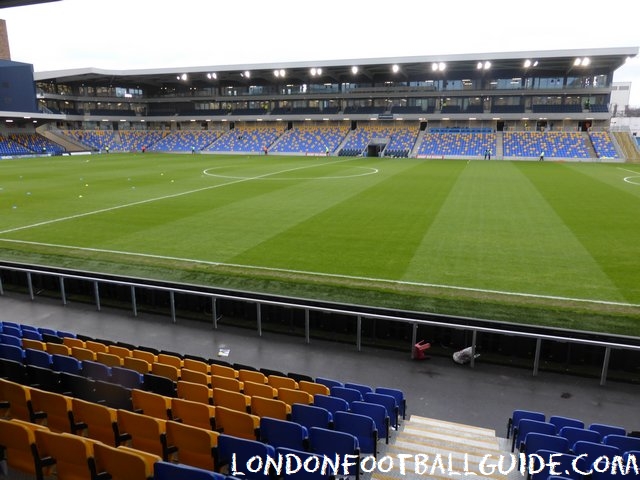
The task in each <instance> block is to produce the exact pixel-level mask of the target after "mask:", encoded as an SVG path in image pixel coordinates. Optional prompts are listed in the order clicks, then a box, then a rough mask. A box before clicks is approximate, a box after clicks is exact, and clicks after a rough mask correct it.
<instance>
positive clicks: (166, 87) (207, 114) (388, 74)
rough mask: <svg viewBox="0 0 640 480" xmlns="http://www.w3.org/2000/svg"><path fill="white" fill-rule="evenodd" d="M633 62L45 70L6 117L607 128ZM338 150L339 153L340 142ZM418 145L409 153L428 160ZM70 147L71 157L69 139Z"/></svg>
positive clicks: (92, 127)
mask: <svg viewBox="0 0 640 480" xmlns="http://www.w3.org/2000/svg"><path fill="white" fill-rule="evenodd" d="M637 54H638V48H637V47H625V48H603V49H577V50H554V51H528V52H504V53H481V54H464V55H442V56H437V55H431V56H421V57H401V58H375V59H350V60H335V61H322V62H295V63H282V64H276V63H270V64H251V65H224V66H207V67H192V68H184V69H181V68H164V69H163V68H160V69H147V70H125V71H119V70H102V69H97V68H83V69H72V70H60V71H49V72H39V73H36V74H35V78H34V82H35V85H36V91H37V102H38V110H39V112H38V113H36V114H33V112H29V111H28V110H27V111H4V112H0V116H2V117H4V119H5V120H6V122H7V123H5V131H6V129H7V125H8V126H9V128H10V130H9V133H30V131H33V130H35V128H37V127H41V126H42V125H43V124H44V125H46V128H45V129H49V130H51V129H53V130H62V131H66V130H85V131H127V130H135V131H149V130H152V131H164V132H171V131H176V130H190V131H193V130H200V131H208V130H216V131H218V132H224V131H226V130H230V129H233V128H235V126H237V125H244V124H249V125H251V124H253V125H255V124H256V123H257V122H261V124H262V125H267V124H269V125H272V126H278V127H279V128H278V132H279V133H280V134H281V133H282V132H285V131H287V130H290V129H291V128H292V127H294V126H299V125H318V126H321V125H340V126H343V127H344V126H346V127H348V128H347V130H348V131H354V130H356V129H357V128H358V127H359V126H367V125H369V126H370V125H371V123H372V122H378V123H377V125H386V126H391V125H396V126H398V125H404V126H410V127H411V128H413V129H415V130H416V131H417V132H422V131H431V130H433V129H436V130H435V131H445V132H454V133H455V132H456V131H459V130H460V129H462V131H474V132H526V131H530V132H549V131H555V132H588V131H607V130H608V129H609V125H610V121H611V118H612V117H613V116H614V115H615V113H616V112H614V111H613V110H614V109H615V110H616V111H618V110H619V109H620V106H619V105H617V104H616V105H615V106H614V105H613V104H612V103H611V95H612V90H613V78H614V72H615V70H616V69H617V68H619V67H620V66H622V65H623V64H624V63H625V61H626V60H627V59H628V58H631V57H634V56H636V55H637ZM3 123H4V122H3ZM39 131H41V130H39ZM0 133H2V132H0ZM214 139H215V138H214ZM53 140H54V141H55V138H53ZM416 140H419V138H418V137H416ZM499 140H500V139H499ZM274 141H277V138H276V139H274ZM62 143H65V142H62ZM378 143H381V145H379V146H378V148H376V150H375V153H379V152H380V151H384V147H385V146H386V145H385V144H384V138H383V139H381V140H380V141H379V142H378ZM614 143H615V142H614ZM367 146H370V145H367ZM500 146H501V145H500V142H498V145H497V146H496V149H497V150H498V152H496V153H500V152H499V150H500ZM76 147H78V148H81V147H82V146H80V145H76ZM94 147H95V145H94ZM332 147H335V148H331V153H333V154H340V150H341V147H344V143H339V144H337V145H334V146H332ZM415 147H417V145H416V142H415V141H414V143H413V144H412V145H411V146H410V148H409V149H408V150H409V151H408V152H406V153H407V156H421V155H420V152H419V150H418V149H417V148H415ZM65 148H66V149H67V150H71V151H73V150H74V146H73V145H71V144H69V143H68V142H66V144H65ZM261 148H262V146H260V148H259V149H258V150H260V149H261ZM203 150H206V149H203ZM425 151H426V150H424V149H423V151H422V154H423V155H424V156H429V155H428V153H427V154H426V155H425V154H424V152H425ZM281 153H287V152H286V151H281ZM289 153H297V154H299V153H311V152H304V151H300V150H296V151H292V152H289ZM358 153H364V154H366V153H367V149H366V148H365V149H363V150H362V151H360V152H358ZM432 153H433V152H432ZM462 153H463V154H464V153H465V152H462ZM445 156H448V155H445ZM453 156H455V155H453ZM504 156H505V157H507V156H508V155H506V154H505V155H504ZM569 156H570V157H571V155H569ZM595 156H600V155H598V152H596V155H595ZM621 156H624V155H621Z"/></svg>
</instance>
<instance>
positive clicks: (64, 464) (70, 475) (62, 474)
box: [35, 430, 94, 480]
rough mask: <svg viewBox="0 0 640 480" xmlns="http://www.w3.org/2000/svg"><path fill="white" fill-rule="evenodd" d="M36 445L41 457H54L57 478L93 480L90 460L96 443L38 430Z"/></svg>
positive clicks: (64, 434)
mask: <svg viewBox="0 0 640 480" xmlns="http://www.w3.org/2000/svg"><path fill="white" fill-rule="evenodd" d="M35 438H36V445H37V447H38V454H39V455H40V456H41V457H52V458H54V459H55V462H56V464H55V465H56V477H57V478H59V479H60V480H64V479H74V480H92V478H93V475H92V473H93V472H92V468H90V466H89V465H90V460H92V459H93V446H94V442H93V441H92V440H89V439H87V438H84V437H81V436H79V435H72V434H70V433H63V434H62V433H53V432H49V431H46V430H36V432H35Z"/></svg>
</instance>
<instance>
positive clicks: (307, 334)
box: [304, 308, 311, 344]
mask: <svg viewBox="0 0 640 480" xmlns="http://www.w3.org/2000/svg"><path fill="white" fill-rule="evenodd" d="M304 343H307V344H308V343H311V327H310V323H309V309H308V308H305V309H304Z"/></svg>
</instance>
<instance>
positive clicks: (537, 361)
mask: <svg viewBox="0 0 640 480" xmlns="http://www.w3.org/2000/svg"><path fill="white" fill-rule="evenodd" d="M540 350H542V339H541V338H536V353H535V356H534V357H533V376H534V377H537V376H538V369H539V368H540Z"/></svg>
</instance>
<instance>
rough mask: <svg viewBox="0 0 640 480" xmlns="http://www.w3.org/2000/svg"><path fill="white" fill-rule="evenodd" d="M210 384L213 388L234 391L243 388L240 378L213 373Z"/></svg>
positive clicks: (240, 390) (239, 390)
mask: <svg viewBox="0 0 640 480" xmlns="http://www.w3.org/2000/svg"><path fill="white" fill-rule="evenodd" d="M212 367H213V365H212ZM212 371H213V369H212ZM211 386H212V387H214V388H215V387H218V388H222V389H224V390H233V391H235V392H242V391H243V390H244V384H243V383H242V382H241V381H240V380H238V379H236V378H231V377H221V376H220V375H213V374H212V375H211Z"/></svg>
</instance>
